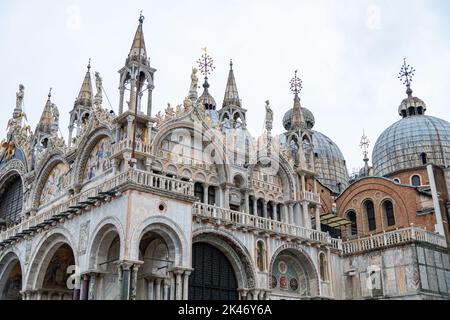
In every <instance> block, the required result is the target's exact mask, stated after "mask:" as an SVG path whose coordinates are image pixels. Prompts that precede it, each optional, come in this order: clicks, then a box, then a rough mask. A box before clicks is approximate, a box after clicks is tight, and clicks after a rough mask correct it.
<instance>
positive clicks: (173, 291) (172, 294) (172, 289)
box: [169, 272, 175, 300]
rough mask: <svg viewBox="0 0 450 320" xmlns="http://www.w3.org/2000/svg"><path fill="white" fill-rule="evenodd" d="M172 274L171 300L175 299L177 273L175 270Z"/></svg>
mask: <svg viewBox="0 0 450 320" xmlns="http://www.w3.org/2000/svg"><path fill="white" fill-rule="evenodd" d="M169 275H170V300H175V275H174V273H173V272H170V273H169Z"/></svg>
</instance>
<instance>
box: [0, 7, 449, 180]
mask: <svg viewBox="0 0 450 320" xmlns="http://www.w3.org/2000/svg"><path fill="white" fill-rule="evenodd" d="M140 10H143V11H144V16H145V17H146V20H145V23H144V34H145V40H146V45H147V50H148V51H149V54H150V57H151V64H152V66H153V67H155V68H156V69H158V72H157V74H156V89H155V91H154V98H153V99H154V100H153V101H154V113H156V112H157V111H159V110H163V109H164V108H165V106H166V105H167V103H168V102H170V103H171V105H172V106H175V105H176V104H181V103H182V101H183V98H184V97H185V96H186V95H187V93H188V89H189V85H190V72H191V67H192V66H193V65H194V64H195V61H197V59H198V58H199V56H200V55H201V50H200V49H201V48H202V47H205V46H206V47H208V49H209V53H210V54H211V55H212V56H213V58H214V60H215V65H216V70H215V72H214V73H213V75H212V76H211V77H210V81H209V82H210V84H211V88H210V92H211V93H212V95H213V96H214V97H215V99H216V101H217V103H218V105H220V106H221V105H222V100H223V95H224V90H225V84H226V80H227V75H228V68H229V60H230V58H232V59H233V62H234V70H235V76H236V82H237V85H238V89H239V94H240V98H241V99H242V100H243V107H244V108H246V109H248V113H247V118H248V123H249V129H250V130H251V132H252V133H253V134H260V133H261V131H262V127H263V121H264V105H265V103H264V102H265V100H267V99H269V100H270V101H271V106H272V109H273V110H274V113H275V121H274V126H275V128H274V132H275V133H281V132H282V130H283V129H282V118H283V115H284V113H285V112H286V111H287V110H288V109H289V108H291V107H292V104H293V100H292V99H293V96H292V94H291V92H290V90H289V81H290V79H291V78H292V76H293V73H294V70H296V69H298V70H299V73H300V76H301V78H302V80H303V87H304V89H303V91H302V93H301V99H302V105H303V106H305V107H307V108H309V109H310V110H311V111H312V112H313V113H314V115H315V118H316V126H315V130H318V131H320V132H322V133H324V134H326V135H327V136H329V137H330V138H332V139H333V140H334V141H335V142H336V143H337V144H338V146H339V147H340V148H341V150H342V152H343V153H344V156H345V158H346V160H347V164H348V168H349V171H350V172H351V171H353V168H355V167H360V166H361V165H362V154H361V150H360V149H359V141H360V138H361V135H362V131H363V129H365V130H366V133H367V135H368V136H369V139H370V141H371V142H372V143H371V147H373V145H374V143H375V141H376V139H377V137H378V136H379V135H380V134H381V133H382V131H383V130H384V129H386V128H387V127H388V126H389V125H390V124H392V123H394V122H395V121H397V120H399V119H400V117H399V116H398V115H397V108H398V105H399V104H400V102H401V100H402V99H403V98H404V97H405V88H404V87H403V85H402V84H401V83H400V81H399V80H398V79H397V75H398V72H399V70H400V67H401V64H402V61H403V58H404V57H408V62H410V63H411V64H413V65H414V67H415V68H416V70H417V72H416V77H415V79H414V82H413V90H414V94H415V95H417V96H419V97H420V98H422V99H423V100H424V101H425V102H426V103H427V106H428V111H427V114H428V115H435V116H439V117H441V118H444V119H446V120H450V108H449V102H448V100H447V99H446V98H447V95H448V88H447V86H448V78H447V77H448V76H449V75H450V32H449V30H450V19H449V18H450V3H449V2H448V1H447V0H426V1H425V0H422V1H420V0H416V1H406V0H396V1H388V0H386V1H381V0H372V1H366V0H341V1H337V0H334V1H332V0H330V1H326V0H323V1H317V0H315V1H312V0H308V1H306V0H292V1H290V0H277V1H275V0H273V1H270V0H239V1H238V0H214V1H213V0H209V1H208V0H190V1H156V0H146V1H135V0H133V1H97V0H96V1H76V0H74V1H64V0H62V1H50V0H40V1H26V0H15V1H11V0H10V1H7V0H0V61H1V73H2V76H1V77H0V105H1V119H2V120H1V121H0V133H1V135H2V136H5V135H6V134H5V133H6V124H7V120H8V119H9V118H10V116H11V114H12V111H13V109H14V106H15V93H16V92H17V90H18V85H19V84H20V83H23V84H24V85H25V87H26V89H25V111H26V112H27V114H28V119H29V122H30V123H31V125H32V126H33V127H34V126H35V125H36V123H37V122H38V121H39V117H40V115H41V112H42V110H43V107H44V104H45V101H46V99H47V93H48V89H49V87H53V97H52V101H53V102H54V103H55V104H56V105H57V106H58V107H59V109H60V113H61V118H60V127H61V130H62V132H63V135H64V137H65V138H66V139H67V126H68V115H69V111H70V110H71V108H72V107H73V102H74V99H75V97H76V96H77V95H78V91H79V89H80V86H81V82H82V80H83V77H84V74H85V72H86V65H87V62H88V59H89V58H92V66H93V70H94V71H99V72H100V73H101V75H102V77H103V86H104V88H105V90H106V91H107V95H108V97H109V99H110V101H111V103H112V105H113V107H114V109H115V110H116V112H117V104H118V90H117V88H118V83H119V75H118V73H117V71H118V70H119V69H120V68H121V67H122V66H123V65H124V62H125V59H126V57H127V55H128V52H129V49H130V46H131V42H132V39H133V36H134V33H135V30H136V27H137V23H138V21H137V19H138V16H139V11H140ZM104 106H105V107H109V105H108V104H107V101H106V99H104Z"/></svg>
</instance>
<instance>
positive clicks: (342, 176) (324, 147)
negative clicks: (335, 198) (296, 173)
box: [313, 131, 349, 193]
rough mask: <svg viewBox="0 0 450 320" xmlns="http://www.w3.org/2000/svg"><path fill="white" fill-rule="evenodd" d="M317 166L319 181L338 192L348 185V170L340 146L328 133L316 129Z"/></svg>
mask: <svg viewBox="0 0 450 320" xmlns="http://www.w3.org/2000/svg"><path fill="white" fill-rule="evenodd" d="M313 145H314V155H315V161H314V163H315V166H316V172H317V174H318V179H319V181H320V182H321V183H322V184H323V185H325V186H326V187H328V188H330V189H331V190H332V191H334V192H336V193H341V192H342V191H343V190H344V189H345V188H346V187H347V186H348V181H349V177H348V171H347V165H346V162H345V159H344V156H343V154H342V152H341V150H340V149H339V147H338V146H337V145H336V144H335V143H334V142H333V141H332V140H331V139H330V138H328V137H327V136H326V135H324V134H322V133H320V132H318V131H314V134H313Z"/></svg>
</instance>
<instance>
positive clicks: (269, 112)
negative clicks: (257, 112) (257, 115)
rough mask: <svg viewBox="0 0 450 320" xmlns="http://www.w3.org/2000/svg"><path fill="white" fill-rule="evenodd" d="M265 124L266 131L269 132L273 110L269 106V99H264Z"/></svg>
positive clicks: (271, 125)
mask: <svg viewBox="0 0 450 320" xmlns="http://www.w3.org/2000/svg"><path fill="white" fill-rule="evenodd" d="M265 125H266V130H267V132H271V131H272V128H273V111H272V109H271V108H270V101H269V100H267V101H266V119H265Z"/></svg>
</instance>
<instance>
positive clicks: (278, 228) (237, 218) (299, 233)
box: [193, 203, 342, 250]
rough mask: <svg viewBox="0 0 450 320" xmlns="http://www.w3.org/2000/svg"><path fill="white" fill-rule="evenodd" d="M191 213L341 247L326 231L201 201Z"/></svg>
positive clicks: (222, 221) (337, 240) (339, 242)
mask: <svg viewBox="0 0 450 320" xmlns="http://www.w3.org/2000/svg"><path fill="white" fill-rule="evenodd" d="M193 214H194V215H195V216H199V217H205V218H209V219H213V220H216V221H218V222H220V223H225V224H227V223H228V224H231V225H235V226H242V227H247V228H254V229H259V230H262V231H268V232H273V233H274V234H279V235H286V236H291V237H295V238H301V239H304V240H307V241H310V240H312V241H315V242H320V243H322V244H327V245H330V246H332V247H333V248H335V249H338V250H340V249H342V242H341V240H339V239H332V238H331V237H330V235H329V234H328V233H325V232H320V231H316V230H311V229H306V228H303V227H300V226H295V225H291V224H287V223H284V222H280V221H275V220H271V219H267V218H262V217H257V216H253V215H250V214H247V213H243V212H237V211H232V210H229V209H225V208H219V207H216V206H211V205H206V204H203V203H195V204H194V207H193Z"/></svg>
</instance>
